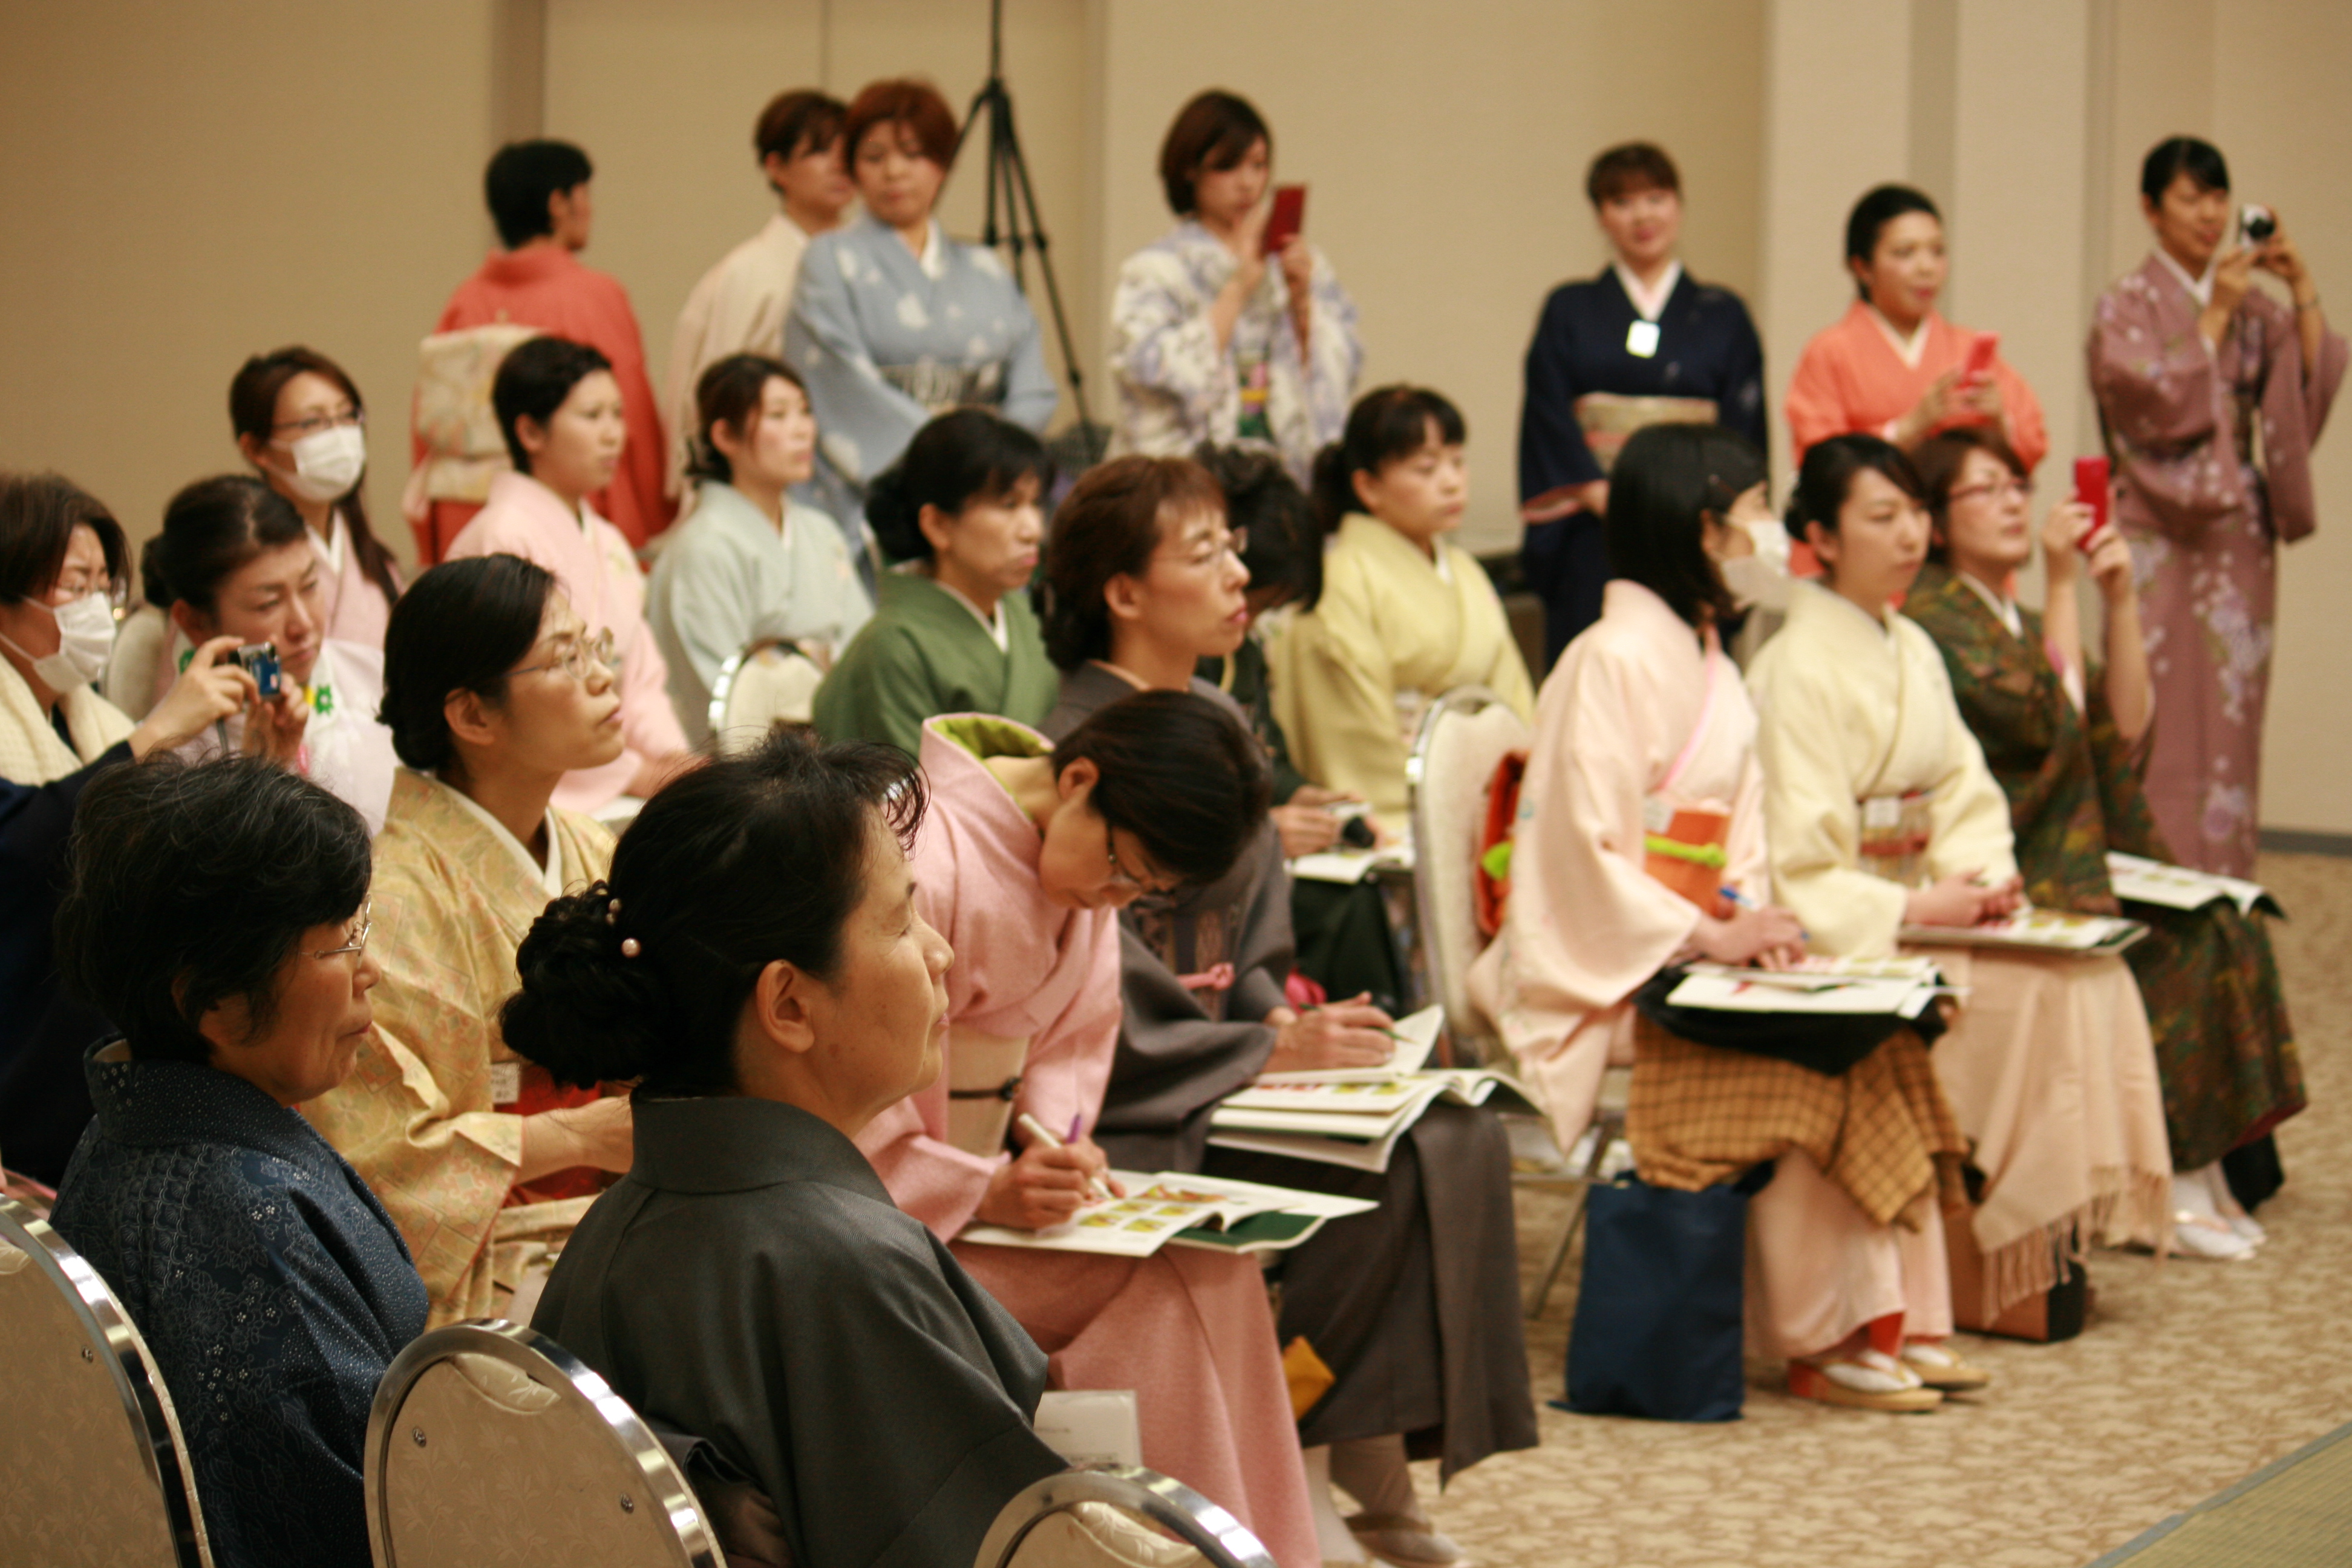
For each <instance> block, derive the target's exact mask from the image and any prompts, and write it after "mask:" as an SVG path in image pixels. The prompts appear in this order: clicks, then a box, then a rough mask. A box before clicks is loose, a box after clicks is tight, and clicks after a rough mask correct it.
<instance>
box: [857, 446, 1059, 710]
mask: <svg viewBox="0 0 2352 1568" xmlns="http://www.w3.org/2000/svg"><path fill="white" fill-rule="evenodd" d="M1053 474H1054V469H1053V463H1052V461H1051V460H1050V459H1049V458H1047V457H1046V456H1045V444H1044V443H1042V442H1041V441H1039V440H1038V439H1037V437H1034V436H1033V435H1031V434H1030V433H1029V432H1028V431H1026V430H1024V429H1023V428H1021V426H1018V425H1013V424H1008V423H1007V422H1006V421H1004V420H1002V419H999V418H998V417H996V416H994V415H993V414H991V413H989V412H987V411H986V410H985V409H980V408H960V409H957V410H955V411H954V412H952V413H949V414H942V415H940V416H939V417H938V418H937V419H934V420H932V421H931V422H930V423H929V425H926V426H923V428H922V431H921V432H920V433H919V435H917V436H916V437H915V438H914V439H913V440H912V441H910V442H908V445H907V451H906V455H905V456H904V457H902V458H899V459H898V462H897V463H896V464H895V465H893V466H892V467H891V468H890V469H889V470H888V471H887V472H886V473H884V474H882V475H881V476H880V477H879V478H878V479H876V480H875V481H874V485H873V488H872V489H871V490H869V491H868V492H867V495H866V521H868V522H870V523H872V524H873V526H874V531H875V534H876V536H877V538H879V539H880V540H881V542H882V548H883V550H884V552H886V553H887V554H888V555H889V556H890V557H891V558H892V559H893V560H895V561H897V562H898V563H899V564H898V566H897V567H896V568H894V569H892V570H891V571H888V572H885V573H884V574H882V579H881V582H880V584H879V586H878V591H877V595H876V604H875V609H874V618H873V619H872V620H871V621H868V622H867V623H866V626H865V629H864V630H862V631H860V632H859V633H858V634H857V636H856V638H855V639H853V640H852V641H851V643H850V645H849V647H847V648H846V649H845V650H844V651H843V653H842V655H841V658H839V659H837V660H835V663H834V667H833V671H832V673H831V674H829V675H827V676H826V677H825V679H824V685H823V686H820V687H818V688H817V692H816V710H815V720H816V728H817V732H818V733H819V734H821V735H823V736H824V738H825V739H827V740H829V741H836V742H837V741H883V742H888V743H889V744H891V745H893V746H896V747H898V749H899V750H900V751H902V752H906V753H907V754H908V756H910V757H911V756H914V755H915V754H916V753H917V752H919V751H920V750H921V749H922V732H923V721H924V720H926V719H929V718H930V717H932V716H933V715H934V714H939V713H997V714H1002V715H1003V716H1004V717H1005V718H1007V719H1011V720H1013V721H1017V722H1019V723H1023V724H1034V723H1036V722H1037V721H1039V720H1041V719H1043V718H1044V717H1045V712H1046V710H1048V709H1050V708H1051V707H1053V705H1054V693H1055V689H1056V685H1057V682H1058V679H1059V678H1058V677H1057V676H1056V674H1055V669H1054V666H1053V663H1052V662H1051V661H1050V660H1049V659H1047V658H1046V657H1045V640H1044V638H1042V637H1039V635H1038V632H1037V616H1036V612H1034V610H1032V609H1031V608H1030V607H1029V595H1028V592H1027V589H1028V586H1029V579H1030V578H1031V577H1032V576H1033V575H1034V574H1035V573H1036V570H1037V552H1038V548H1039V545H1040V544H1041V542H1043V541H1044V539H1045V516H1044V514H1043V513H1042V512H1041V511H1040V510H1038V505H1039V502H1040V500H1042V499H1043V497H1044V496H1045V489H1046V487H1047V486H1048V485H1049V484H1050V483H1052V481H1053Z"/></svg>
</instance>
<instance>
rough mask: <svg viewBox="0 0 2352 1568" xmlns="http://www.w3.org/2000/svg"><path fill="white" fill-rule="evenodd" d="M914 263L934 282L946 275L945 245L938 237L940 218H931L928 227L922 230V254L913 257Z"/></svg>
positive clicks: (946, 258) (946, 257) (946, 256)
mask: <svg viewBox="0 0 2352 1568" xmlns="http://www.w3.org/2000/svg"><path fill="white" fill-rule="evenodd" d="M915 265H916V266H918V267H919V268H922V269H923V276H924V277H926V278H928V279H930V280H931V281H932V282H934V283H936V282H938V281H939V280H940V279H942V278H944V277H946V276H947V271H948V255H947V247H946V246H945V245H944V244H942V243H941V241H940V220H939V219H937V218H933V219H931V224H930V227H929V228H928V229H927V230H925V231H924V234H923V254H922V255H920V256H918V257H917V258H915Z"/></svg>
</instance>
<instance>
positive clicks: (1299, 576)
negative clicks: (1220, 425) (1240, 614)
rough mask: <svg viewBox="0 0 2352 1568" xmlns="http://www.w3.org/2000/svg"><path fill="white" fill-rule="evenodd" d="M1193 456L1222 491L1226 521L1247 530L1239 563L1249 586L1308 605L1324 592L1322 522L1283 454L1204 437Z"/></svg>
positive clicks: (1307, 606) (1230, 525)
mask: <svg viewBox="0 0 2352 1568" xmlns="http://www.w3.org/2000/svg"><path fill="white" fill-rule="evenodd" d="M1192 460H1193V461H1194V462H1196V463H1198V464H1200V465H1201V467H1202V468H1206V469H1208V470H1209V477H1210V478H1211V479H1214V480H1216V481H1217V489H1220V490H1222V491H1223V492H1224V497H1225V522H1226V524H1227V525H1228V526H1229V527H1231V528H1233V529H1234V530H1235V531H1244V532H1246V534H1247V535H1248V538H1247V540H1246V541H1245V542H1244V546H1243V549H1242V564H1243V565H1244V566H1245V567H1247V568H1248V569H1249V575H1250V592H1252V593H1254V594H1255V593H1259V592H1262V591H1264V590H1265V589H1269V588H1272V589H1276V590H1279V592H1280V595H1281V601H1280V602H1282V603H1284V604H1289V605H1297V606H1298V607H1299V608H1300V609H1302V610H1311V609H1313V608H1314V607H1315V603H1316V601H1317V600H1318V599H1320V598H1321V597H1322V596H1323V526H1322V524H1321V523H1320V522H1318V521H1317V520H1316V517H1315V503H1314V502H1313V501H1311V500H1307V492H1306V491H1305V490H1303V489H1299V488H1298V481H1297V479H1292V478H1291V477H1290V470H1289V469H1288V468H1286V467H1284V465H1283V461H1282V459H1281V458H1277V457H1276V456H1275V455H1274V454H1273V453H1271V452H1268V451H1265V450H1263V449H1262V448H1258V447H1218V446H1213V445H1212V444H1210V443H1209V442H1206V441H1203V442H1202V443H1201V444H1200V445H1199V446H1198V447H1194V448H1193V449H1192Z"/></svg>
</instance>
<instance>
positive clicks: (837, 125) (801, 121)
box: [751, 87, 849, 163]
mask: <svg viewBox="0 0 2352 1568" xmlns="http://www.w3.org/2000/svg"><path fill="white" fill-rule="evenodd" d="M848 117H849V107H848V105H846V104H845V103H843V102H842V101H841V100H839V99H837V98H835V97H834V96H833V95H832V94H831V93H829V92H819V91H818V90H816V89H814V88H809V87H803V88H795V89H793V90H792V91H790V92H780V93H778V94H776V96H775V97H773V98H772V99H770V100H768V107H767V108H765V109H763V110H760V119H759V121H758V123H756V124H754V125H753V126H752V127H751V151H752V152H753V153H755V154H757V155H758V157H759V159H760V162H761V163H766V162H767V161H768V154H769V153H774V154H775V155H776V156H777V157H779V158H782V159H784V160H786V161H787V162H789V161H790V160H792V159H793V158H797V157H799V156H800V155H801V153H803V152H821V151H822V150H824V148H826V147H829V146H831V145H832V144H833V143H834V142H837V141H839V140H840V138H841V127H842V122H843V121H845V120H846V119H847V118H848Z"/></svg>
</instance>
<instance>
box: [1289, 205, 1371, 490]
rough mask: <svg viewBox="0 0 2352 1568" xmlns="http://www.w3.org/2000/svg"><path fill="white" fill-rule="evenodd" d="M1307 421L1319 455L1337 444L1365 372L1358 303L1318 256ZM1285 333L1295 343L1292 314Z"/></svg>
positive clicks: (1312, 285) (1311, 319)
mask: <svg viewBox="0 0 2352 1568" xmlns="http://www.w3.org/2000/svg"><path fill="white" fill-rule="evenodd" d="M1307 289H1308V292H1309V293H1310V294H1311V295H1312V296H1313V298H1312V300H1311V301H1310V303H1309V306H1308V311H1309V314H1308V318H1307V321H1308V326H1307V353H1306V356H1305V363H1306V366H1307V387H1306V392H1307V396H1306V404H1307V421H1308V424H1309V425H1310V426H1312V428H1313V430H1314V432H1315V449H1316V450H1317V451H1321V450H1322V449H1323V448H1324V447H1326V446H1328V445H1329V444H1330V443H1331V442H1333V441H1336V440H1338V439H1339V437H1340V436H1341V434H1342V433H1344V432H1345V431H1346V429H1347V426H1348V397H1349V394H1350V393H1352V392H1354V391H1355V388H1356V377H1357V376H1358V375H1359V374H1361V373H1362V371H1363V368H1364V343H1363V340H1362V339H1361V338H1360V337H1359V336H1357V333H1356V302H1355V301H1354V300H1351V299H1349V297H1348V291H1347V290H1346V289H1342V288H1341V287H1339V274H1338V273H1337V272H1334V271H1333V270H1332V269H1331V262H1330V259H1329V258H1327V257H1326V256H1325V255H1324V254H1323V253H1322V252H1321V251H1320V250H1318V251H1316V252H1315V271H1314V276H1313V279H1312V280H1311V281H1310V282H1309V283H1308V285H1307ZM1283 331H1284V334H1285V335H1286V336H1289V337H1293V338H1295V337H1296V335H1297V329H1296V328H1295V327H1293V326H1292V324H1291V318H1290V312H1289V311H1288V310H1284V312H1283Z"/></svg>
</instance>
